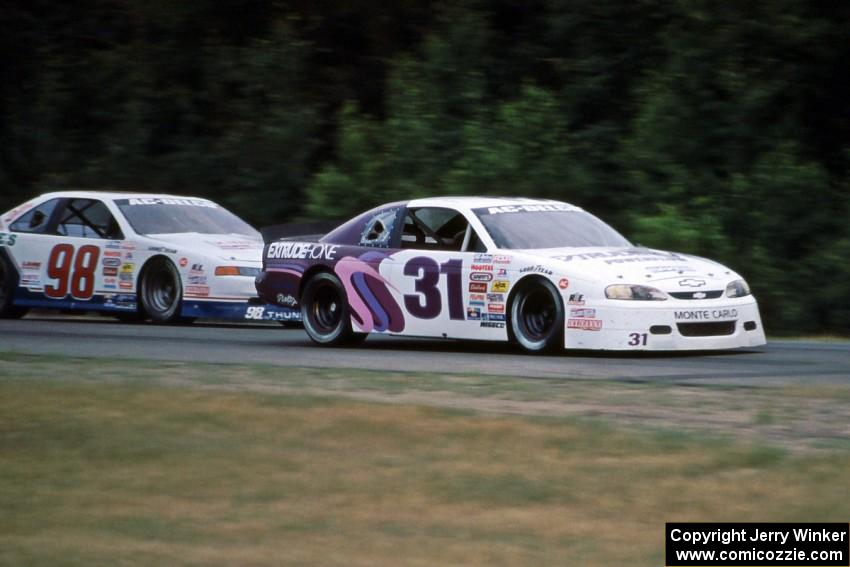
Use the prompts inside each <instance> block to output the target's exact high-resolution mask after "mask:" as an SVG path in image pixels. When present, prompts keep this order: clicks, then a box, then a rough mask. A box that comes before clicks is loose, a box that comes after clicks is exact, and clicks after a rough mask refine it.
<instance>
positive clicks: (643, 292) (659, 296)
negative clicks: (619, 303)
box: [605, 284, 667, 301]
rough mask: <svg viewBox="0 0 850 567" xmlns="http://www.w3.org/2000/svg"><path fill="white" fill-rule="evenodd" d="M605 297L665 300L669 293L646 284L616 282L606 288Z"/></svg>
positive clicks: (633, 299)
mask: <svg viewBox="0 0 850 567" xmlns="http://www.w3.org/2000/svg"><path fill="white" fill-rule="evenodd" d="M605 297H607V298H608V299H626V300H632V301H665V300H666V299H667V294H666V293H664V292H663V291H661V290H660V289H656V288H654V287H649V286H646V285H637V284H614V285H609V286H608V287H606V288H605Z"/></svg>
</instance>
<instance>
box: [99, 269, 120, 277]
mask: <svg viewBox="0 0 850 567" xmlns="http://www.w3.org/2000/svg"><path fill="white" fill-rule="evenodd" d="M103 275H104V276H117V275H118V268H103Z"/></svg>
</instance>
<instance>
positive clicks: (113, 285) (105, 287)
mask: <svg viewBox="0 0 850 567" xmlns="http://www.w3.org/2000/svg"><path fill="white" fill-rule="evenodd" d="M103 289H117V287H116V285H115V284H114V283H111V284H108V283H105V284H103Z"/></svg>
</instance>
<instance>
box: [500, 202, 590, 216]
mask: <svg viewBox="0 0 850 567" xmlns="http://www.w3.org/2000/svg"><path fill="white" fill-rule="evenodd" d="M575 210H578V209H576V207H573V206H572V205H566V204H563V203H555V204H552V205H542V204H541V205H504V206H502V207H488V208H487V213H488V214H491V215H502V214H505V213H540V212H548V211H575Z"/></svg>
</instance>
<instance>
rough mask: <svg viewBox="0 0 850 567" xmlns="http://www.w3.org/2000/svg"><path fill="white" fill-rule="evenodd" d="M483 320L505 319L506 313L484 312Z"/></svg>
mask: <svg viewBox="0 0 850 567" xmlns="http://www.w3.org/2000/svg"><path fill="white" fill-rule="evenodd" d="M481 320H482V321H504V320H505V314H504V313H501V314H499V313H482V314H481Z"/></svg>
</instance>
